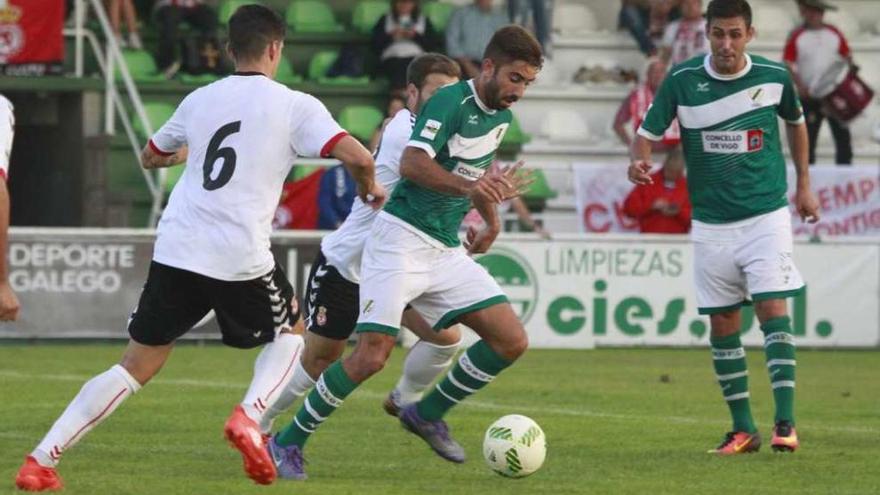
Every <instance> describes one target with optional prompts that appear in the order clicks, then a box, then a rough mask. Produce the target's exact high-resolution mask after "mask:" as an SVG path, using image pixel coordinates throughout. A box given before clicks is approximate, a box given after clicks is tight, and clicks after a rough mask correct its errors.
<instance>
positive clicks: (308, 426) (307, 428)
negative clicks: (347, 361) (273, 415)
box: [275, 361, 358, 447]
mask: <svg viewBox="0 0 880 495" xmlns="http://www.w3.org/2000/svg"><path fill="white" fill-rule="evenodd" d="M357 387H358V384H357V383H355V382H353V381H352V380H351V378H349V377H348V374H346V373H345V369H344V368H343V367H342V361H336V362H335V363H333V364H331V365H330V366H329V367H328V368H327V369H326V370H324V372H323V373H321V376H320V377H318V382H317V383H316V384H315V388H313V389H312V391H311V392H309V395H308V396H306V398H305V400H304V401H303V405H302V407H300V408H299V411H297V413H296V415H295V416H294V417H293V421H291V422H290V424H289V425H287V428H285V429H284V430H282V431H281V432H279V433H278V435H277V436H276V437H275V441H276V442H278V444H279V445H281V446H284V447H286V446H289V445H298V446H299V447H302V446H303V445H305V443H306V440H308V438H309V436H310V435H311V434H312V433H314V432H315V430H316V429H317V428H318V427H319V426H320V425H321V423H323V422H324V421H326V420H327V417H328V416H330V414H332V413H333V411H335V410H336V409H338V408H339V406H341V405H342V403H343V401H345V398H346V397H348V396H349V394H351V393H352V392H353V391H354V389H356V388H357Z"/></svg>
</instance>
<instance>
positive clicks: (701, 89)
mask: <svg viewBox="0 0 880 495" xmlns="http://www.w3.org/2000/svg"><path fill="white" fill-rule="evenodd" d="M706 91H709V83H708V82H701V83H697V92H698V93H705V92H706Z"/></svg>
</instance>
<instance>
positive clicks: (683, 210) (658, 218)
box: [623, 170, 691, 234]
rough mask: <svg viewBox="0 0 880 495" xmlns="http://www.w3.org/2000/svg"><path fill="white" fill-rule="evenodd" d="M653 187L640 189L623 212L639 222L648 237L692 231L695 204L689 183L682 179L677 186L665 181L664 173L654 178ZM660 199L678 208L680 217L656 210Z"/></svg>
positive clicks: (637, 187) (629, 199)
mask: <svg viewBox="0 0 880 495" xmlns="http://www.w3.org/2000/svg"><path fill="white" fill-rule="evenodd" d="M651 178H652V179H653V180H654V183H653V184H649V185H647V186H636V187H635V189H633V190H632V192H630V193H629V195H628V196H627V197H626V200H625V201H624V202H623V212H624V213H625V214H626V215H627V216H630V217H633V218H635V219H636V220H638V221H639V230H640V231H641V232H642V233H644V234H686V233H687V232H689V231H690V230H691V200H690V198H689V197H688V192H687V179H685V178H684V177H681V178H680V179H678V180H677V181H675V183H674V184H668V183H667V182H666V180H664V179H663V171H662V170H661V171H659V172H657V173H655V174H654V175H652V176H651ZM659 198H666V200H667V201H669V202H670V203H671V204H675V205H678V208H679V210H678V214H677V215H675V216H667V215H664V214H663V213H661V212H660V211H658V210H655V209H653V208H652V205H653V204H654V202H655V201H657V199H659Z"/></svg>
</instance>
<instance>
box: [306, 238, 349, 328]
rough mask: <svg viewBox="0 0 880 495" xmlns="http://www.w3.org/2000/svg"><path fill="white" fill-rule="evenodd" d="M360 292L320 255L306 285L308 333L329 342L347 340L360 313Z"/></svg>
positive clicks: (319, 252)
mask: <svg viewBox="0 0 880 495" xmlns="http://www.w3.org/2000/svg"><path fill="white" fill-rule="evenodd" d="M359 291H360V286H359V285H358V284H356V283H354V282H351V281H350V280H346V279H345V277H343V276H342V275H340V274H339V271H338V270H336V268H334V267H332V266H330V265H328V264H327V259H326V258H324V253H323V252H321V251H318V257H317V258H315V262H314V263H312V270H311V272H309V281H308V283H307V284H306V297H305V303H306V313H305V319H306V329H307V330H308V331H310V332H312V333H315V334H318V335H320V336H322V337H327V338H328V339H334V340H347V339H348V338H349V337H350V336H351V334H352V332H354V326H355V324H357V320H358V314H359V313H360V294H359Z"/></svg>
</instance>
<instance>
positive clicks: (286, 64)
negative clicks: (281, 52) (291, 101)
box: [275, 57, 303, 85]
mask: <svg viewBox="0 0 880 495" xmlns="http://www.w3.org/2000/svg"><path fill="white" fill-rule="evenodd" d="M275 80H276V81H278V82H280V83H281V84H286V85H293V84H300V83H302V82H303V77H302V76H301V75H299V74H297V73H296V72H294V71H293V66H291V65H290V60H288V59H287V57H281V62H279V63H278V72H276V73H275Z"/></svg>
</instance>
